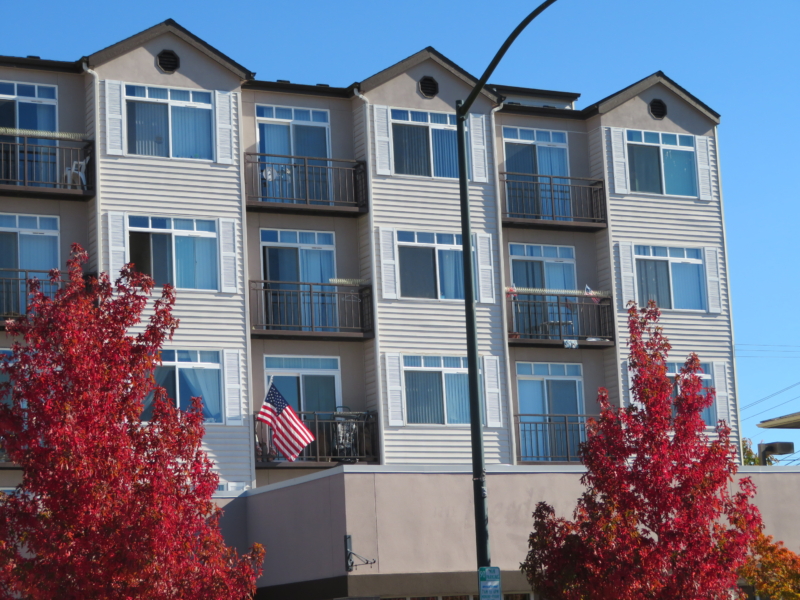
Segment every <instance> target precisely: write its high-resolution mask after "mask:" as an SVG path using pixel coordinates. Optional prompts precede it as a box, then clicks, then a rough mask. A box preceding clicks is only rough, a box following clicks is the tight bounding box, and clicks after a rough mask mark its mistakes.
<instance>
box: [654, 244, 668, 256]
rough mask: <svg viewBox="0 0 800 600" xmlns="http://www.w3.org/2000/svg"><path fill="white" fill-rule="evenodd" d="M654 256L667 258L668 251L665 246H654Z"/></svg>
mask: <svg viewBox="0 0 800 600" xmlns="http://www.w3.org/2000/svg"><path fill="white" fill-rule="evenodd" d="M652 248H653V256H666V255H667V249H666V248H665V247H664V246H653V247H652Z"/></svg>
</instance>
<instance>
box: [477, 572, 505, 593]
mask: <svg viewBox="0 0 800 600" xmlns="http://www.w3.org/2000/svg"><path fill="white" fill-rule="evenodd" d="M478 584H479V586H480V592H481V596H480V600H503V588H502V587H501V585H500V567H480V568H479V569H478Z"/></svg>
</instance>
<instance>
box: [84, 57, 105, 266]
mask: <svg viewBox="0 0 800 600" xmlns="http://www.w3.org/2000/svg"><path fill="white" fill-rule="evenodd" d="M82 66H83V71H84V73H89V75H91V76H92V91H93V94H94V156H92V161H91V162H93V163H94V166H93V168H94V190H95V193H94V208H95V211H94V212H95V214H94V218H95V237H96V240H95V244H96V245H95V254H96V256H95V264H96V265H97V274H98V275H99V274H100V271H102V270H103V250H102V248H103V224H102V223H101V222H100V160H99V158H100V140H99V138H98V132H99V131H100V76H99V75H98V74H97V72H96V71H94V70H92V69H90V68H89V63H88V62H87V61H83V63H82Z"/></svg>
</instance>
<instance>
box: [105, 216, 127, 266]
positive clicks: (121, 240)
mask: <svg viewBox="0 0 800 600" xmlns="http://www.w3.org/2000/svg"><path fill="white" fill-rule="evenodd" d="M106 219H107V220H108V278H109V279H110V280H111V281H112V282H114V281H116V280H117V278H119V272H120V270H121V269H122V267H124V266H125V263H126V262H127V261H128V252H127V250H128V235H127V234H128V231H127V227H126V226H125V225H126V223H125V213H123V212H108V213H106Z"/></svg>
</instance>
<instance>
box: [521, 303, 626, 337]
mask: <svg viewBox="0 0 800 600" xmlns="http://www.w3.org/2000/svg"><path fill="white" fill-rule="evenodd" d="M508 303H509V330H508V331H509V339H527V340H556V341H558V340H589V341H611V340H613V339H614V320H613V319H614V312H613V306H612V304H611V299H610V298H591V297H587V296H561V295H557V296H556V295H534V294H517V295H516V296H511V297H510V298H509V299H508Z"/></svg>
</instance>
